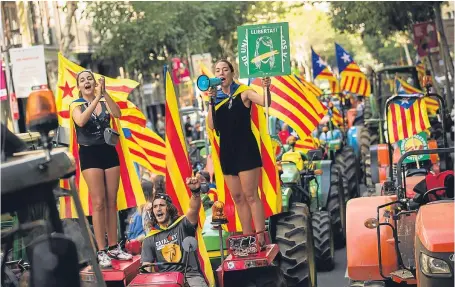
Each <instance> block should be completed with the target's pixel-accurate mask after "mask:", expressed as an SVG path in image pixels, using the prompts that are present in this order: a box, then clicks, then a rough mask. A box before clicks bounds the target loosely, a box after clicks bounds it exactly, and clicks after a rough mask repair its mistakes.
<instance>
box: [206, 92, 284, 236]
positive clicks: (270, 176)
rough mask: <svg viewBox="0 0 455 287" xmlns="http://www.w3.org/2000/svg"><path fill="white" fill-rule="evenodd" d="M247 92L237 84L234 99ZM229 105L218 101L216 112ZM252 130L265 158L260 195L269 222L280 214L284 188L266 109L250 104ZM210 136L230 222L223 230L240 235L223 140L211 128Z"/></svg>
mask: <svg viewBox="0 0 455 287" xmlns="http://www.w3.org/2000/svg"><path fill="white" fill-rule="evenodd" d="M248 89H251V88H250V87H248V86H245V85H241V84H234V86H233V91H234V92H233V94H232V97H238V96H240V94H241V93H242V92H244V91H246V90H248ZM228 101H229V98H217V100H216V106H215V110H218V109H219V108H220V107H221V106H222V105H224V104H228ZM207 124H208V123H207ZM251 130H252V131H253V134H254V136H255V138H256V141H257V143H258V148H259V152H260V154H261V158H262V168H261V175H260V176H261V177H260V180H259V186H258V193H259V197H260V198H261V201H262V204H263V205H264V212H265V217H266V218H267V217H269V216H271V215H273V214H277V213H280V212H281V195H280V190H281V187H280V180H279V177H278V170H277V166H276V160H275V152H274V149H273V144H272V139H271V138H270V135H269V134H268V131H267V126H266V119H265V114H264V109H263V108H262V107H261V106H258V105H256V104H253V103H252V104H251ZM207 133H208V136H209V139H210V144H211V147H212V161H213V167H214V172H215V180H216V189H217V196H218V200H219V201H221V202H223V203H224V204H225V215H226V217H227V219H228V221H229V223H228V224H226V225H224V226H223V228H225V229H226V230H227V231H229V232H239V231H241V230H242V226H241V224H240V220H239V217H238V212H237V210H236V208H235V205H234V200H233V199H232V196H231V194H230V191H229V188H228V186H227V184H226V182H225V181H224V176H223V171H222V169H221V163H220V138H219V137H218V136H217V135H216V133H215V132H214V131H213V130H211V129H210V128H209V127H208V126H207Z"/></svg>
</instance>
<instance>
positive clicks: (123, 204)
mask: <svg viewBox="0 0 455 287" xmlns="http://www.w3.org/2000/svg"><path fill="white" fill-rule="evenodd" d="M85 103H86V101H85V100H84V99H83V98H80V99H77V100H76V101H74V102H73V103H72V104H71V105H70V118H71V114H72V112H73V110H74V109H75V108H76V107H78V106H81V105H84V104H85ZM68 122H69V124H70V128H69V131H70V145H69V150H70V152H71V153H72V154H73V156H74V158H75V159H76V178H75V183H76V188H77V190H78V193H79V198H80V200H81V204H82V207H83V209H84V213H85V215H87V216H89V215H91V214H92V204H91V197H90V194H89V190H88V186H87V183H86V181H85V179H84V177H83V176H82V172H81V169H80V163H79V148H78V143H77V137H76V129H75V127H74V121H68ZM111 126H112V128H113V129H114V130H116V131H118V132H119V134H120V139H119V143H118V144H117V146H116V149H117V154H118V157H119V161H120V184H119V190H118V193H117V209H118V210H123V209H127V208H131V207H135V206H138V205H141V204H144V203H145V198H144V193H143V192H142V187H141V183H140V181H139V177H138V176H137V173H136V169H135V168H134V165H133V161H132V160H131V157H130V156H131V155H130V152H129V151H128V148H127V143H126V138H125V135H124V133H123V130H122V126H121V124H120V121H119V120H118V119H115V118H113V119H111ZM67 186H68V183H67V182H61V187H67ZM60 217H61V218H75V217H77V213H76V209H75V206H74V202H73V199H72V198H70V197H61V198H60Z"/></svg>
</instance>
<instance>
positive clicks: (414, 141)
mask: <svg viewBox="0 0 455 287" xmlns="http://www.w3.org/2000/svg"><path fill="white" fill-rule="evenodd" d="M398 146H399V147H400V153H401V154H404V153H405V152H408V151H411V150H421V149H428V140H427V134H426V132H421V133H418V134H416V135H414V136H412V137H410V138H406V139H403V140H400V141H399V142H398ZM416 158H417V159H418V161H423V160H429V159H430V156H429V155H428V154H421V155H418V156H409V157H408V158H406V159H405V160H404V161H403V163H411V162H415V161H416Z"/></svg>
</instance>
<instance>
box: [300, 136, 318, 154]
mask: <svg viewBox="0 0 455 287" xmlns="http://www.w3.org/2000/svg"><path fill="white" fill-rule="evenodd" d="M319 145H320V142H319V139H317V138H315V137H312V136H309V137H307V138H304V139H299V140H297V141H296V143H295V146H294V149H295V151H300V152H303V153H307V152H308V151H309V150H313V149H317V148H318V147H319Z"/></svg>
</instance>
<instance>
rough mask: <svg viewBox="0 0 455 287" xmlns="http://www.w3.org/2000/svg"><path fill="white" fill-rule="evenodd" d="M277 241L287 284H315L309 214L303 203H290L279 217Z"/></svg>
mask: <svg viewBox="0 0 455 287" xmlns="http://www.w3.org/2000/svg"><path fill="white" fill-rule="evenodd" d="M276 242H277V244H278V246H279V247H280V252H281V255H282V257H281V262H280V268H281V270H282V271H283V274H284V278H285V279H286V282H287V286H289V287H291V286H298V287H303V286H304V287H307V286H308V287H313V286H317V278H316V264H315V259H314V243H313V232H312V228H311V215H310V211H309V209H308V206H306V204H303V203H293V204H292V205H291V206H290V208H289V212H287V213H284V214H283V216H282V217H280V218H278V220H277V223H276Z"/></svg>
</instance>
